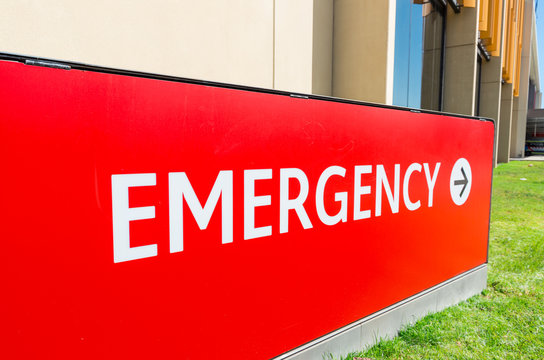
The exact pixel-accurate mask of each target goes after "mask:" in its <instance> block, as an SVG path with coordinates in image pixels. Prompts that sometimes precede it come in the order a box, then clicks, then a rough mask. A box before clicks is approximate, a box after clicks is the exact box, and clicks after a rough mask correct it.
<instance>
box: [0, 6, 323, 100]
mask: <svg viewBox="0 0 544 360" xmlns="http://www.w3.org/2000/svg"><path fill="white" fill-rule="evenodd" d="M0 14H1V18H2V21H0V51H2V52H9V53H17V54H21V55H31V56H39V57H47V58H53V59H58V60H66V61H76V62H83V63H87V64H91V65H100V66H107V67H114V68H121V69H128V70H137V71H145V72H154V73H160V74H168V75H174V76H181V77H188V78H195V79H202V80H211V81H219V82H227V83H235V84H243V85H248V86H256V87H265V88H276V89H281V90H287V91H294V92H303V93H318V94H323V95H331V88H332V36H333V35H332V31H333V28H332V26H333V1H331V0H296V1H293V0H213V1H194V0H177V1H173V0H155V1H153V2H151V1H144V0H130V1H129V0H115V1H106V0H93V1H77V0H48V1H43V0H26V1H0Z"/></svg>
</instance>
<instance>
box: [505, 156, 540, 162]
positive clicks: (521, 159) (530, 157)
mask: <svg viewBox="0 0 544 360" xmlns="http://www.w3.org/2000/svg"><path fill="white" fill-rule="evenodd" d="M510 161H544V156H543V155H532V156H526V157H524V158H510Z"/></svg>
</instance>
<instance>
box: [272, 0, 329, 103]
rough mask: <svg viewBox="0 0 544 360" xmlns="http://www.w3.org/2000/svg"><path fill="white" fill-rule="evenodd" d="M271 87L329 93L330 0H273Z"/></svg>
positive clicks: (303, 91)
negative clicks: (272, 70) (272, 72)
mask: <svg viewBox="0 0 544 360" xmlns="http://www.w3.org/2000/svg"><path fill="white" fill-rule="evenodd" d="M274 4H275V5H274V19H275V22H274V83H273V87H274V88H276V89H279V90H287V91H294V92H302V93H314V94H321V95H331V86H332V31H333V28H332V26H333V25H332V23H333V2H332V1H330V0H296V1H293V0H275V1H274Z"/></svg>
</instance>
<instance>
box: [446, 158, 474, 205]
mask: <svg viewBox="0 0 544 360" xmlns="http://www.w3.org/2000/svg"><path fill="white" fill-rule="evenodd" d="M471 186H472V171H471V169H470V164H469V162H468V160H467V159H465V158H460V159H458V160H457V161H456V162H455V164H454V165H453V168H452V169H451V176H450V195H451V199H452V200H453V202H454V203H455V205H463V204H464V203H465V202H466V201H467V199H468V196H469V194H470V188H471Z"/></svg>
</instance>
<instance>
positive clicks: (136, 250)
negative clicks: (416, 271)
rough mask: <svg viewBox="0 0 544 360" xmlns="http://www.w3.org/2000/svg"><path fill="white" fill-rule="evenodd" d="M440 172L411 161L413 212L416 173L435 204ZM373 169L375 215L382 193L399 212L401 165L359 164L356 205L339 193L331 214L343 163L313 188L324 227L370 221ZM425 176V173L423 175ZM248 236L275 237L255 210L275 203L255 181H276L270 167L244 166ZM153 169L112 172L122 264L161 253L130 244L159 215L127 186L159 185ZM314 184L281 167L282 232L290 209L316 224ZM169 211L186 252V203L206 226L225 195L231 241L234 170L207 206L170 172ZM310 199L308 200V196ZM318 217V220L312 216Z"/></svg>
mask: <svg viewBox="0 0 544 360" xmlns="http://www.w3.org/2000/svg"><path fill="white" fill-rule="evenodd" d="M439 170H440V162H437V163H436V164H435V165H434V166H433V167H432V169H431V167H430V166H429V164H428V163H423V164H420V163H412V164H410V165H409V166H408V167H407V168H406V171H405V172H404V175H403V177H402V200H403V203H404V206H405V207H406V209H408V210H409V211H415V210H417V209H419V208H420V207H421V206H422V203H421V200H419V199H418V200H416V201H413V199H412V198H411V197H410V179H411V178H412V176H413V175H414V173H422V172H423V174H424V175H425V180H426V184H427V190H428V192H427V199H426V200H427V201H426V205H427V207H429V208H430V207H432V206H433V192H434V187H435V185H436V179H437V177H438V173H439ZM374 171H375V179H376V181H375V187H374V190H375V204H374V205H375V206H374V216H376V217H377V216H381V215H382V204H383V194H384V193H385V197H386V198H387V202H388V204H389V207H390V209H391V212H392V213H398V212H399V206H400V200H401V166H400V164H395V165H394V171H393V179H392V183H390V181H389V179H390V178H391V177H390V176H389V177H388V175H387V174H386V171H385V168H384V166H383V165H381V164H378V165H376V166H375V167H373V166H372V165H356V166H354V169H353V174H354V179H353V184H354V185H353V207H352V208H351V209H348V193H347V192H345V191H342V192H336V193H335V194H334V201H335V202H338V203H339V204H340V210H339V211H337V213H336V214H332V215H331V214H329V212H327V210H326V208H325V201H324V198H325V196H324V194H325V187H326V186H327V183H328V182H329V180H330V179H331V177H333V176H340V177H343V178H344V177H345V176H346V169H345V168H343V167H341V166H330V167H328V168H326V169H325V170H324V171H323V172H322V173H321V175H320V176H319V179H318V181H317V184H316V187H315V199H313V200H314V201H315V209H316V211H317V217H318V219H319V221H321V222H322V223H323V224H325V225H329V226H332V225H336V224H338V223H340V222H346V221H348V216H349V217H350V218H351V219H352V220H353V221H358V220H362V219H368V218H370V217H371V216H372V212H371V209H363V208H362V207H363V206H362V201H361V197H362V196H363V195H368V194H370V193H371V192H372V186H371V185H368V184H366V183H364V181H363V180H364V176H365V175H367V176H368V175H369V174H372V173H373V172H374ZM423 174H421V175H423ZM243 178H244V183H243V186H244V194H243V202H244V203H243V209H244V219H243V220H244V231H243V234H244V240H249V239H255V238H261V237H266V236H271V235H272V225H268V226H260V227H257V226H256V225H255V209H256V208H257V207H261V206H269V205H271V203H272V201H271V200H272V197H271V195H256V194H255V183H256V182H257V181H263V180H270V179H272V169H253V170H244V174H243ZM156 179H157V176H156V174H155V173H143V174H115V175H112V176H111V191H112V221H113V250H114V251H113V253H114V262H115V263H119V262H124V261H130V260H136V259H143V258H148V257H152V256H157V244H150V245H144V246H135V247H131V246H130V224H129V223H130V222H131V221H136V220H144V219H153V218H155V207H154V206H145V207H132V208H131V207H129V188H132V187H139V186H155V185H156V182H157V180H156ZM291 180H295V181H297V182H298V184H299V186H300V191H299V193H298V195H297V196H296V197H294V198H290V197H289V194H290V191H289V184H290V181H291ZM309 190H310V186H309V181H308V177H307V176H306V174H305V173H304V171H303V170H301V169H298V168H282V169H280V186H279V233H280V234H282V233H287V232H288V231H289V212H290V211H294V212H295V213H296V215H297V217H298V219H299V220H300V222H301V224H302V227H303V228H304V229H310V228H312V227H313V224H312V221H311V220H310V218H309V216H308V213H307V211H306V209H305V203H306V201H307V200H308V194H309ZM168 197H169V203H168V209H169V230H170V239H169V240H170V253H176V252H180V251H183V243H184V236H183V220H184V213H183V203H184V202H185V203H187V205H188V208H189V209H190V211H191V213H192V215H193V217H194V219H195V220H196V223H197V224H198V227H199V228H200V229H201V230H205V229H206V228H207V227H208V224H209V222H210V219H211V217H212V214H213V213H214V210H215V208H216V206H217V204H218V202H219V199H220V198H221V233H222V236H221V243H222V244H228V243H232V242H233V214H234V211H233V209H234V201H233V199H234V196H233V171H231V170H221V171H219V173H218V175H217V178H216V180H215V183H214V185H213V187H212V190H211V192H210V194H209V196H208V199H207V201H206V203H205V204H204V206H202V204H201V202H200V201H199V200H198V198H197V196H196V194H195V191H194V189H193V187H192V185H191V182H190V181H189V178H188V177H187V174H186V173H185V172H171V173H168ZM308 201H309V200H308ZM314 221H316V220H314Z"/></svg>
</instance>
